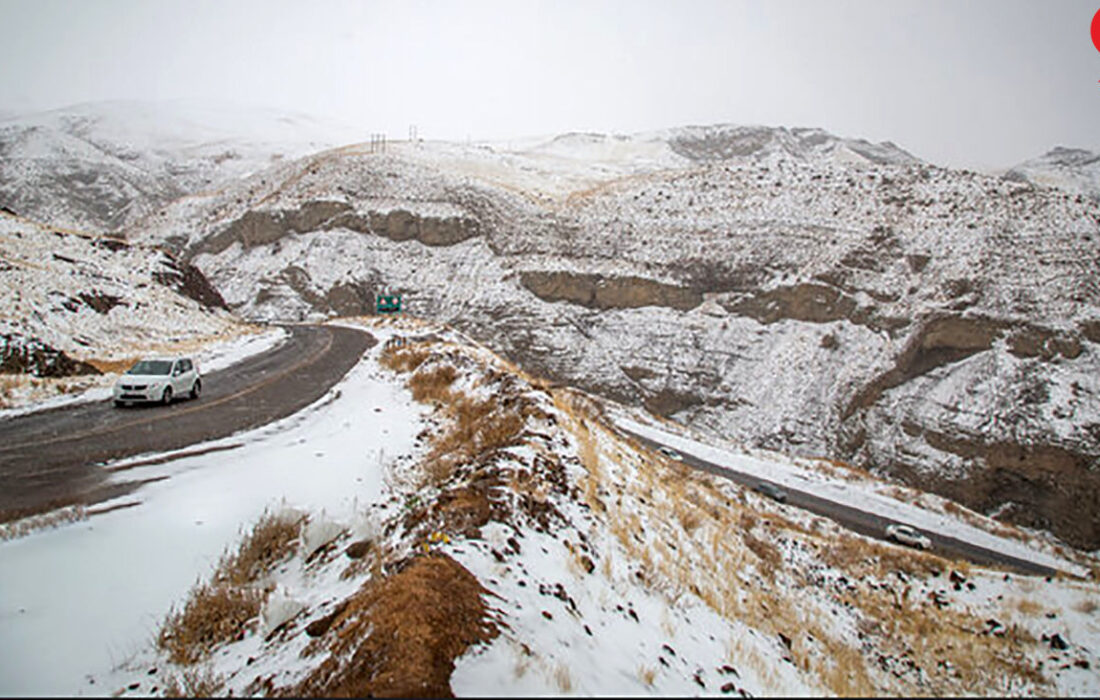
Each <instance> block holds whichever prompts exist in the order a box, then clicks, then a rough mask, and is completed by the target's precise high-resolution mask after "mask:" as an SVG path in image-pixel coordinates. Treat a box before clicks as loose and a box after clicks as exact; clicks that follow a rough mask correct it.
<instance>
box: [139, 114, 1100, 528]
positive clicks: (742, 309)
mask: <svg viewBox="0 0 1100 700" xmlns="http://www.w3.org/2000/svg"><path fill="white" fill-rule="evenodd" d="M860 153H862V154H863V155H859V154H860ZM853 154H856V155H853ZM857 155H858V156H859V157H856V156H857ZM131 235H132V237H133V239H134V240H143V241H149V242H158V243H164V244H168V245H170V246H172V247H173V248H174V249H176V250H179V251H181V254H182V255H183V256H185V257H186V258H188V259H190V260H191V261H192V262H193V263H194V264H195V265H196V266H197V267H199V268H200V269H202V270H203V271H204V272H205V273H206V274H207V275H208V276H209V277H210V279H211V281H212V282H213V284H214V285H215V286H217V287H218V289H219V290H220V291H221V293H222V294H223V296H224V297H225V299H226V301H227V302H228V304H229V305H230V306H231V307H232V308H234V309H236V310H238V311H239V312H241V313H243V314H245V315H246V316H249V317H254V318H260V319H284V318H323V317H325V316H327V315H332V314H356V313H366V312H369V311H370V309H371V303H372V300H373V295H374V294H375V293H376V292H378V291H379V290H382V289H389V290H393V291H399V292H403V293H404V294H405V295H406V304H407V308H408V309H409V311H410V313H413V314H415V315H419V316H422V317H426V318H432V319H437V320H442V321H445V322H448V323H451V324H453V325H455V326H458V327H460V328H462V329H464V330H466V331H467V332H469V333H470V334H471V335H473V336H474V337H476V338H478V339H479V340H481V341H482V342H485V343H487V344H489V345H490V346H491V347H493V348H494V349H495V350H497V351H499V352H501V353H503V354H505V355H506V356H508V357H509V358H511V359H512V360H514V361H516V362H518V363H520V364H521V365H522V366H524V367H526V368H529V369H531V370H532V371H536V372H538V373H540V374H543V375H545V376H551V377H554V378H555V379H556V380H560V381H563V382H567V383H570V384H574V385H578V386H582V387H584V388H587V389H589V390H593V391H596V392H599V393H601V394H603V395H606V396H609V397H612V398H615V399H617V400H621V401H624V402H628V403H632V404H635V405H638V404H641V405H644V406H646V407H647V408H649V409H650V410H652V411H655V412H657V413H660V414H662V415H665V416H668V417H671V418H674V419H675V420H677V421H679V422H682V423H684V424H687V425H691V426H693V427H695V428H697V429H700V430H705V431H709V432H710V433H711V434H712V435H715V436H720V437H727V438H732V439H735V440H739V441H742V442H745V443H748V444H752V445H757V446H763V447H769V448H773V449H782V450H787V451H790V452H793V453H796V454H800V455H806V456H829V457H832V458H837V459H842V460H847V461H851V462H854V463H856V464H859V465H861V466H864V467H867V468H869V469H872V470H874V471H876V472H877V473H880V474H888V475H891V476H893V477H894V478H897V479H900V480H903V481H905V482H906V483H909V484H911V485H913V486H918V487H920V488H924V489H927V490H933V491H936V492H938V493H941V494H943V495H946V496H949V497H951V498H954V499H956V500H960V501H962V502H965V503H967V504H969V505H970V506H972V507H973V508H975V509H977V510H979V511H981V512H984V513H996V514H999V515H1000V516H1001V517H1003V518H1005V519H1007V520H1010V521H1012V522H1016V523H1021V524H1024V525H1027V526H1029V527H1035V528H1040V529H1048V530H1050V531H1052V532H1054V533H1055V534H1057V535H1058V536H1060V537H1062V538H1064V539H1065V540H1066V541H1067V542H1070V543H1072V544H1074V545H1075V546H1080V547H1084V548H1086V549H1094V548H1096V547H1097V546H1100V516H1098V515H1096V511H1095V509H1093V508H1092V507H1091V505H1090V504H1091V503H1092V502H1093V499H1095V498H1096V497H1097V495H1098V494H1100V479H1098V478H1097V476H1096V472H1095V469H1094V468H1093V466H1092V465H1094V464H1095V462H1096V460H1097V459H1100V427H1098V426H1100V408H1098V407H1100V384H1097V377H1098V376H1100V345H1098V343H1100V287H1098V280H1100V275H1098V274H1097V272H1098V270H1097V266H1096V260H1097V259H1100V205H1098V204H1097V203H1095V202H1092V201H1090V200H1088V199H1087V198H1084V197H1078V196H1076V195H1072V194H1069V193H1066V192H1063V191H1060V190H1057V189H1048V188H1034V187H1031V186H1029V185H1027V184H1022V183H1017V182H1012V181H1006V180H1003V179H998V178H993V177H987V176H982V175H978V174H975V173H971V172H966V171H952V170H947V169H942V168H938V167H935V166H930V165H925V164H922V163H920V162H919V161H915V160H914V159H912V158H911V156H909V155H908V154H906V153H905V152H904V151H902V150H900V149H898V148H897V147H894V146H891V145H889V144H878V145H874V146H872V145H870V144H866V143H864V142H860V141H855V140H845V139H838V138H836V137H832V136H828V135H827V134H824V133H823V132H820V131H817V130H799V129H796V130H786V129H771V130H768V129H760V128H755V127H754V128H744V129H740V128H735V127H709V128H696V127H690V128H685V129H679V130H670V131H668V132H662V133H659V134H640V135H636V136H631V137H620V136H606V135H599V134H569V135H565V136H562V137H558V138H553V139H532V140H530V141H527V142H511V143H498V144H471V145H460V144H448V143H432V142H426V143H416V144H408V143H399V144H391V145H390V147H389V149H388V150H387V152H385V153H372V152H370V151H369V149H367V148H365V147H348V148H343V149H339V150H336V151H331V152H327V153H323V154H317V155H314V156H311V157H309V158H305V159H302V160H299V161H294V162H287V163H283V164H280V165H278V166H276V167H273V168H270V169H268V170H266V171H263V172H259V173H256V174H254V175H252V176H251V177H249V178H246V179H244V180H242V181H241V182H240V183H238V184H236V185H234V186H232V187H227V188H225V189H224V190H223V191H221V192H218V193H213V194H210V195H208V196H202V197H191V198H188V199H186V200H183V201H180V202H177V203H175V204H173V205H171V206H169V207H166V208H165V209H163V210H162V211H160V212H158V213H157V214H156V215H154V216H151V217H150V218H149V219H147V220H146V221H145V223H144V224H143V225H142V226H140V227H138V228H136V229H134V230H133V231H132V232H131ZM960 407H963V410H959V408H960ZM1054 474H1058V475H1059V476H1058V477H1057V478H1055V477H1054Z"/></svg>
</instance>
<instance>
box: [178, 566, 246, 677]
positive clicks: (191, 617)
mask: <svg viewBox="0 0 1100 700" xmlns="http://www.w3.org/2000/svg"><path fill="white" fill-rule="evenodd" d="M263 598H264V593H263V591H259V590H256V589H252V588H245V587H240V586H233V585H230V584H225V583H202V584H198V585H196V586H195V587H194V588H192V589H191V592H190V594H188V597H187V602H186V603H185V604H184V606H183V610H180V611H179V612H176V611H175V610H173V611H172V612H170V613H169V614H168V617H167V619H166V620H165V621H164V624H162V625H161V628H160V632H159V633H158V634H157V646H158V647H160V648H161V649H163V650H164V651H166V652H168V655H169V658H171V659H172V661H173V662H175V663H177V664H193V663H195V662H197V661H199V660H201V659H202V658H203V657H205V656H206V655H207V654H209V653H210V651H211V650H212V649H213V648H214V647H215V646H217V645H218V644H222V643H225V642H230V641H233V640H235V639H239V638H241V637H242V636H243V635H244V632H245V629H246V627H247V625H248V623H249V622H250V621H251V620H253V619H254V618H255V617H256V616H257V615H259V614H260V605H261V604H262V603H263Z"/></svg>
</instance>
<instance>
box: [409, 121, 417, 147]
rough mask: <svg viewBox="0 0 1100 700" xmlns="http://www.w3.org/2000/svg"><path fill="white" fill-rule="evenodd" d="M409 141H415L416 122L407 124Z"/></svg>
mask: <svg viewBox="0 0 1100 700" xmlns="http://www.w3.org/2000/svg"><path fill="white" fill-rule="evenodd" d="M409 143H417V136H416V124H409Z"/></svg>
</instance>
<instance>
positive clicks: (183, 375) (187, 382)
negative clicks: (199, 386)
mask: <svg viewBox="0 0 1100 700" xmlns="http://www.w3.org/2000/svg"><path fill="white" fill-rule="evenodd" d="M194 383H195V367H194V365H193V364H192V363H191V360H188V359H186V358H184V359H182V360H180V393H185V392H189V391H191V385H192V384H194Z"/></svg>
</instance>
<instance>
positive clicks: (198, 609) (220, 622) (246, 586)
mask: <svg viewBox="0 0 1100 700" xmlns="http://www.w3.org/2000/svg"><path fill="white" fill-rule="evenodd" d="M302 521H303V518H302V517H301V516H299V515H297V514H295V513H292V512H290V511H280V512H276V513H272V512H269V511H264V513H263V515H262V516H260V519H259V520H258V521H257V522H256V524H255V525H253V527H252V529H251V530H250V531H249V532H248V534H247V535H246V536H245V537H244V539H243V540H241V543H240V545H239V546H238V548H237V551H235V552H232V553H227V554H225V555H223V556H222V558H221V560H220V561H219V562H218V567H217V569H216V570H215V571H214V575H213V576H212V579H211V581H210V582H207V583H199V584H196V585H195V586H194V587H193V588H192V589H191V591H190V593H188V596H187V600H186V602H185V603H184V606H183V609H182V610H179V611H177V610H175V609H173V610H172V611H171V612H169V614H168V616H167V618H166V619H165V620H164V622H163V623H162V624H161V627H160V630H159V632H158V633H157V646H159V647H160V648H161V649H163V650H164V651H166V652H168V655H169V657H170V658H171V659H172V660H173V661H174V662H176V663H178V664H193V663H195V662H197V661H199V660H201V659H202V658H204V657H205V656H206V655H207V654H209V653H210V651H211V650H212V649H213V648H214V647H216V646H217V645H219V644H222V643H225V642H230V641H233V640H235V639H239V638H241V637H242V636H243V635H244V633H245V631H246V630H247V628H248V626H249V624H250V623H251V622H252V621H253V620H254V619H255V618H256V616H257V615H259V613H260V606H261V605H262V604H263V601H264V598H265V597H266V595H267V592H266V591H265V590H263V589H262V588H258V587H256V586H255V585H254V584H255V583H256V581H257V580H258V579H259V578H260V577H261V576H263V575H264V574H265V573H266V572H267V571H269V570H270V569H271V568H272V567H273V566H274V565H275V564H277V563H278V562H281V561H283V560H285V559H286V558H288V557H289V556H291V555H292V554H293V553H294V549H295V547H297V544H298V534H299V532H300V531H301V526H302Z"/></svg>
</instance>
